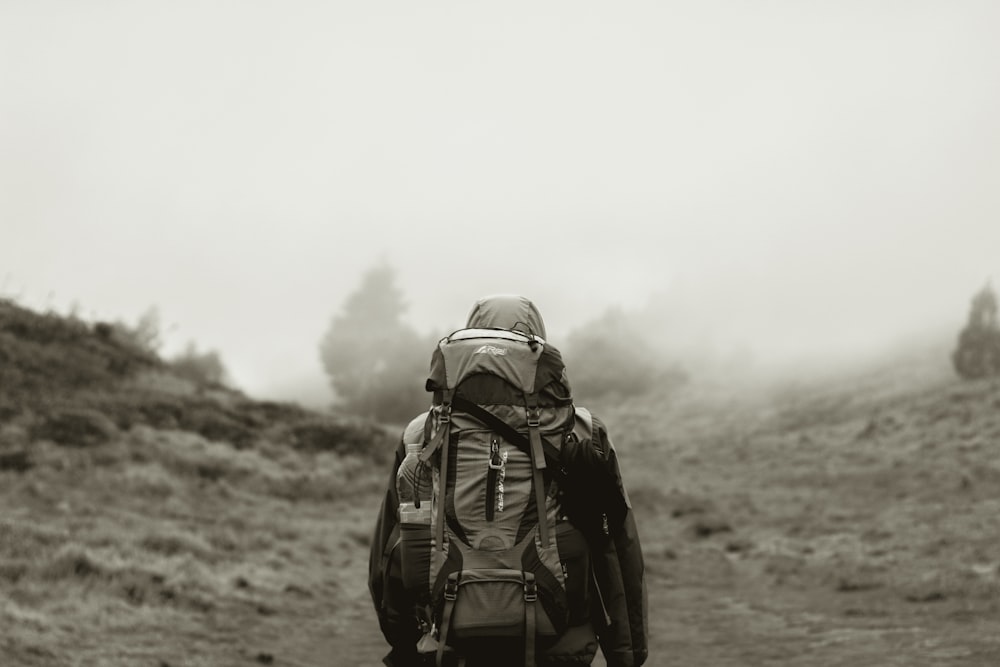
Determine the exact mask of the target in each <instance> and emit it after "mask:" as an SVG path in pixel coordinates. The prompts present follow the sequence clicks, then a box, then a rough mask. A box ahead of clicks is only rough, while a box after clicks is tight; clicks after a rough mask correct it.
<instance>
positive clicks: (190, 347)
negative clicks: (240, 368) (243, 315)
mask: <svg viewBox="0 0 1000 667" xmlns="http://www.w3.org/2000/svg"><path fill="white" fill-rule="evenodd" d="M170 365H171V366H172V367H173V369H174V371H176V372H177V374H178V375H180V376H181V377H185V378H187V379H188V380H191V381H192V382H194V383H196V384H197V385H199V386H217V385H224V384H225V383H226V381H227V378H228V375H229V374H228V373H227V372H226V366H225V364H223V363H222V357H220V356H219V353H218V352H216V351H215V350H209V351H207V352H199V351H198V346H197V345H195V342H194V341H189V342H188V344H187V348H186V349H185V350H184V352H182V353H181V354H179V355H177V356H176V357H174V358H173V359H171V360H170Z"/></svg>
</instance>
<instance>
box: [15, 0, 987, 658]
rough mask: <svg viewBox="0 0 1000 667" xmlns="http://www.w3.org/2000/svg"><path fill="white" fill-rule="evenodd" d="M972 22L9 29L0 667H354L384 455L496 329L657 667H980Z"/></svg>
mask: <svg viewBox="0 0 1000 667" xmlns="http://www.w3.org/2000/svg"><path fill="white" fill-rule="evenodd" d="M998 26H1000V3H997V2H995V0H962V1H960V2H948V3H944V2H934V1H931V0H927V1H925V0H906V1H890V0H841V1H839V2H826V3H822V2H803V1H802V0H775V1H774V2H766V3H763V2H752V3H747V2H740V1H738V0H697V1H696V0H677V1H672V2H647V1H646V0H639V1H637V2H631V3H606V2H598V1H595V0H551V1H550V2H546V3H537V2H527V1H526V0H509V1H508V2H504V3H490V4H487V3H456V2H446V1H439V0H432V1H431V2H425V3H412V2H405V1H403V0H378V1H376V2H364V3H357V2H355V3H351V2H345V1H343V0H332V1H329V0H300V1H299V2H295V3H278V2H274V1H273V0H241V1H240V2H221V3H218V2H212V3H203V2H190V1H184V0H181V1H179V2H169V3H166V2H162V3H135V2H114V1H111V0H84V1H82V2H81V1H79V0H31V1H30V2H26V1H18V0H0V667H133V666H141V667H215V666H220V667H229V666H230V665H232V666H236V665H275V666H286V667H320V666H323V667H374V666H376V665H378V664H380V661H381V659H382V656H383V655H384V654H385V653H386V651H387V646H386V644H385V641H384V639H383V638H382V636H381V634H380V632H379V628H378V622H377V618H376V614H375V610H374V609H373V606H372V602H371V599H370V597H369V591H368V589H367V579H368V552H369V548H370V546H371V540H372V533H373V528H374V521H375V517H376V516H377V513H378V510H379V503H380V502H381V498H382V494H383V492H384V489H385V488H386V485H387V484H388V483H389V475H390V472H391V468H392V462H393V456H394V451H395V448H396V446H397V443H398V440H399V437H400V431H401V429H402V428H403V426H404V425H405V424H406V423H407V422H408V421H409V420H410V419H411V418H412V417H413V416H414V415H415V414H418V413H419V412H421V411H423V410H425V409H426V408H427V406H428V403H429V399H430V396H429V395H428V394H427V393H426V391H424V383H425V380H426V379H427V372H428V367H429V362H430V358H431V354H432V351H433V350H434V349H435V345H436V343H437V341H439V340H440V339H441V338H442V337H443V336H446V335H447V334H449V333H450V332H453V331H455V330H457V329H460V328H462V327H463V326H464V324H465V323H466V317H467V315H468V313H469V312H470V308H471V307H472V306H473V304H474V303H475V302H476V301H477V300H478V299H481V298H483V297H485V296H488V295H496V294H518V295H523V296H525V297H528V298H530V299H531V300H532V301H533V302H534V304H535V305H536V306H537V307H538V310H539V311H540V313H541V315H542V317H543V318H544V321H545V328H546V334H545V336H544V338H545V339H546V341H547V344H550V345H552V346H554V347H556V348H557V349H558V350H559V351H560V352H561V353H562V357H563V359H564V361H565V364H566V368H567V375H568V381H569V384H570V386H571V387H572V390H573V396H574V399H575V401H576V404H577V405H582V406H585V407H587V408H589V409H591V410H592V411H593V412H594V413H595V414H596V415H598V416H599V417H600V418H601V419H602V420H603V421H604V422H605V423H606V424H607V426H608V428H609V431H610V434H611V437H612V439H613V441H614V443H615V445H616V447H617V449H618V452H619V455H620V460H621V465H622V468H623V474H624V477H625V483H626V485H627V487H628V492H629V494H630V497H631V501H632V504H633V506H634V509H635V514H636V519H637V523H638V530H639V534H640V537H641V540H642V544H643V548H644V554H645V566H646V574H647V584H648V589H649V622H650V630H651V641H652V645H651V647H650V658H649V661H648V662H647V665H649V667H669V666H672V665H678V666H684V667H701V666H705V667H726V666H733V667H736V666H740V667H743V666H748V667H756V666H765V667H777V666H785V665H790V666H799V665H801V666H804V667H867V666H871V667H886V666H890V665H899V666H900V667H904V666H905V667H922V666H927V667H930V666H935V667H938V666H944V667H951V666H955V667H958V666H962V667H987V666H988V667H995V666H996V665H1000V632H998V630H997V629H998V628H1000V324H998V322H997V308H996V288H997V286H998V285H1000V282H998V281H1000V187H998V183H1000V122H998V121H997V119H998V118H1000V86H998V85H997V82H998V81H1000V40H998V39H997V34H998ZM601 661H602V658H601V657H600V656H598V658H597V663H595V664H598V665H599V667H604V664H603V662H601Z"/></svg>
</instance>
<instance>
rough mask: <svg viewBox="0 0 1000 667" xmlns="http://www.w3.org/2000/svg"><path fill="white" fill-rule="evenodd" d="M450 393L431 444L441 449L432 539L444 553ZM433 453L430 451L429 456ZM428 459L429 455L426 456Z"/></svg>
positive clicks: (440, 414) (449, 440) (441, 411)
mask: <svg viewBox="0 0 1000 667" xmlns="http://www.w3.org/2000/svg"><path fill="white" fill-rule="evenodd" d="M452 393H453V392H452V391H451V390H450V389H449V390H447V391H445V392H444V395H443V397H442V401H441V407H440V412H439V413H438V430H437V434H436V437H435V438H434V442H433V443H432V445H433V449H435V450H436V449H438V448H440V449H441V466H440V471H441V472H440V475H439V478H438V498H437V504H436V506H435V508H436V509H437V516H436V517H435V521H434V539H435V540H436V542H435V546H436V547H437V548H438V549H439V550H440V551H441V553H444V513H445V512H446V511H447V509H446V504H447V503H446V502H445V498H447V497H448V448H449V445H450V444H451V398H452ZM427 449H431V448H430V447H425V448H424V452H422V453H421V455H420V459H421V460H422V461H423V460H424V454H425V453H426V450H427ZM433 453H434V452H433V451H432V452H431V454H433ZM427 457H428V458H430V454H428V455H427Z"/></svg>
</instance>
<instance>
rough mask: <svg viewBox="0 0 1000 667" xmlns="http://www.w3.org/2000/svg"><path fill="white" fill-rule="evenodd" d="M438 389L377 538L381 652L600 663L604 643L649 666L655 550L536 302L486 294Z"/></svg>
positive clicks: (437, 661) (442, 659) (510, 665)
mask: <svg viewBox="0 0 1000 667" xmlns="http://www.w3.org/2000/svg"><path fill="white" fill-rule="evenodd" d="M426 389H427V390H428V391H429V392H432V394H433V400H432V406H431V409H430V410H429V411H428V412H426V413H424V414H422V415H419V416H417V417H416V418H414V419H413V420H412V421H411V422H410V424H409V425H408V426H407V427H406V429H405V430H404V432H403V436H402V439H401V442H400V445H399V449H398V450H397V452H396V458H395V462H394V465H393V470H392V474H391V475H390V479H389V484H388V488H387V489H386V493H385V497H384V499H383V501H382V506H381V508H380V511H379V515H378V519H377V521H376V526H375V533H374V538H373V540H372V545H371V553H370V560H369V590H370V592H371V595H372V601H373V602H374V605H375V609H376V612H377V615H378V620H379V625H380V628H381V630H382V633H383V635H384V636H385V639H386V641H387V642H388V643H389V645H390V647H391V650H390V652H389V654H388V655H387V656H386V657H385V658H384V660H383V662H384V663H385V664H386V665H388V666H390V667H410V666H415V665H438V666H439V667H443V666H444V665H465V666H466V667H485V666H491V665H497V666H501V665H502V666H503V667H517V666H518V665H526V666H528V667H533V666H535V665H538V666H540V667H544V666H546V665H588V664H590V663H591V661H592V660H593V658H594V656H595V653H596V650H597V647H598V645H599V646H600V648H601V651H602V653H603V655H604V657H605V660H606V661H607V664H608V666H609V667H639V666H640V665H642V664H643V663H644V662H645V660H646V657H647V632H648V631H647V619H646V590H645V582H644V574H643V560H642V551H641V547H640V545H639V538H638V534H637V531H636V524H635V518H634V516H633V512H632V510H631V506H630V504H629V500H628V495H627V493H626V491H625V487H624V484H623V482H622V478H621V472H620V469H619V465H618V460H617V455H616V452H615V449H614V446H613V445H612V443H611V440H610V438H609V436H608V432H607V429H606V428H605V426H604V425H603V424H602V423H601V421H600V420H598V419H597V418H596V417H594V416H593V415H591V414H590V413H589V412H588V411H586V410H585V409H583V408H580V407H575V406H574V405H573V403H572V397H571V394H570V388H569V383H568V381H567V376H566V371H565V368H564V366H563V363H562V357H561V355H560V353H559V352H558V350H557V349H556V348H554V347H552V346H551V345H550V344H549V343H548V342H547V340H546V333H545V325H544V323H543V321H542V318H541V315H540V314H539V312H538V310H537V308H535V306H534V304H533V303H532V302H531V301H529V300H528V299H526V298H523V297H519V296H497V297H488V298H485V299H482V300H480V301H478V302H477V303H476V304H475V305H474V307H473V308H472V311H471V313H470V314H469V317H468V321H467V324H466V328H465V329H463V330H460V331H457V332H455V333H453V334H452V335H451V336H448V337H446V338H444V339H442V341H441V342H440V343H439V345H438V349H437V350H435V351H434V354H433V358H432V360H431V369H430V377H429V378H428V380H427V384H426ZM407 445H409V448H408V447H407ZM445 463H447V464H445ZM401 466H402V469H403V473H405V474H406V475H409V477H406V479H407V480H408V481H407V482H405V483H402V486H401V487H400V488H401V489H402V490H403V492H404V494H405V495H406V496H407V498H406V500H412V499H411V498H410V495H411V491H412V492H413V493H417V494H418V495H420V496H424V498H425V500H424V502H422V503H421V502H420V500H419V499H417V500H414V501H413V502H404V503H403V504H402V505H401V494H400V493H399V492H398V491H397V474H399V471H400V469H401ZM413 466H416V467H415V468H414V467H413ZM414 471H416V472H414ZM406 475H404V477H405V476H406ZM414 475H417V477H414ZM420 480H426V481H424V482H421V481H420ZM431 480H433V481H431ZM432 491H433V496H432V495H430V494H431V492H432ZM442 491H443V502H442V499H441V498H439V497H438V494H439V493H441V492H442ZM431 497H433V500H431V502H427V499H430V498H431ZM543 506H544V508H545V511H544V512H542V513H539V512H538V511H537V510H538V508H539V507H543ZM401 516H402V517H403V520H402V522H401V521H400V517H401ZM411 521H416V523H410V522H411ZM401 527H402V530H401ZM414 529H415V530H414ZM401 534H402V536H403V538H404V539H400V537H401ZM413 536H419V537H417V538H414V537H413ZM402 552H406V554H403V553H402ZM414 554H416V555H414Z"/></svg>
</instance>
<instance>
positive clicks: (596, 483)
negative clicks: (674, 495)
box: [368, 415, 648, 667]
mask: <svg viewBox="0 0 1000 667" xmlns="http://www.w3.org/2000/svg"><path fill="white" fill-rule="evenodd" d="M423 418H424V416H423V415H421V416H420V417H418V418H417V419H415V420H414V421H413V422H411V425H410V426H409V427H408V429H417V428H419V429H420V430H421V431H422V429H423ZM417 437H418V438H419V437H420V436H417ZM411 438H412V436H411ZM404 439H406V438H404ZM410 441H411V442H412V441H415V440H413V439H411V440H410ZM402 442H403V439H401V441H400V445H399V447H398V448H397V451H396V458H395V461H394V462H393V466H392V471H391V474H390V476H389V483H388V484H387V487H386V492H385V496H384V497H383V499H382V504H381V507H380V508H379V513H378V517H377V519H376V522H375V532H374V536H373V539H372V545H371V553H370V557H369V568H368V574H369V577H368V587H369V590H370V591H371V595H372V602H373V603H374V605H375V610H376V612H377V614H378V620H379V626H380V627H381V629H382V634H383V635H384V636H385V639H386V641H387V642H388V643H389V645H390V647H391V651H390V653H389V654H388V655H387V656H386V658H385V664H387V665H391V666H393V667H409V666H410V665H417V664H419V663H418V656H417V652H416V643H417V641H418V640H419V638H420V636H421V634H422V631H421V630H420V628H419V627H418V625H417V623H416V621H415V618H414V614H413V609H414V601H413V600H411V599H409V598H408V596H407V593H406V591H405V590H404V589H403V587H402V583H401V579H400V576H399V571H398V568H399V564H398V559H394V558H393V556H394V555H395V553H394V549H395V548H396V547H397V546H398V545H397V541H398V537H399V520H398V516H397V508H398V507H399V498H398V496H397V494H396V471H397V470H398V469H399V464H400V462H401V461H402V460H403V456H404V455H405V447H404V446H403V444H402ZM563 457H564V458H563V464H564V467H565V468H566V470H567V478H566V481H564V482H563V486H564V487H565V488H566V492H567V496H568V497H569V498H571V500H570V501H569V502H567V504H566V509H567V513H568V514H569V518H570V520H571V521H572V522H573V523H574V524H575V525H577V527H578V528H580V529H581V530H582V531H583V532H584V533H585V534H586V535H587V537H588V542H589V544H590V545H591V555H592V561H593V563H594V574H595V578H596V580H597V583H598V591H599V598H598V600H595V602H600V603H602V606H603V610H600V609H599V608H598V609H597V610H596V611H603V613H599V614H598V616H603V615H605V614H606V618H605V619H604V622H602V621H601V620H600V618H598V619H597V621H596V625H597V626H598V627H596V628H595V629H596V630H597V632H598V636H599V642H600V646H601V651H602V653H603V654H604V657H605V659H606V660H607V663H608V667H639V666H640V665H642V664H643V663H644V662H645V660H646V657H647V652H648V648H647V637H648V627H647V603H646V586H645V577H644V570H643V559H642V547H641V545H640V543H639V535H638V532H637V530H636V523H635V517H634V514H633V512H632V509H631V507H630V504H629V501H628V494H627V493H626V491H625V486H624V483H623V480H622V476H621V470H620V468H619V465H618V458H617V453H616V451H615V448H614V445H613V444H612V442H611V439H610V438H609V437H608V432H607V428H606V427H605V426H604V424H603V423H601V421H600V420H598V419H597V418H594V420H593V437H592V439H591V442H589V443H588V442H568V443H567V445H566V446H565V447H564V451H563ZM600 626H604V627H600Z"/></svg>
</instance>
